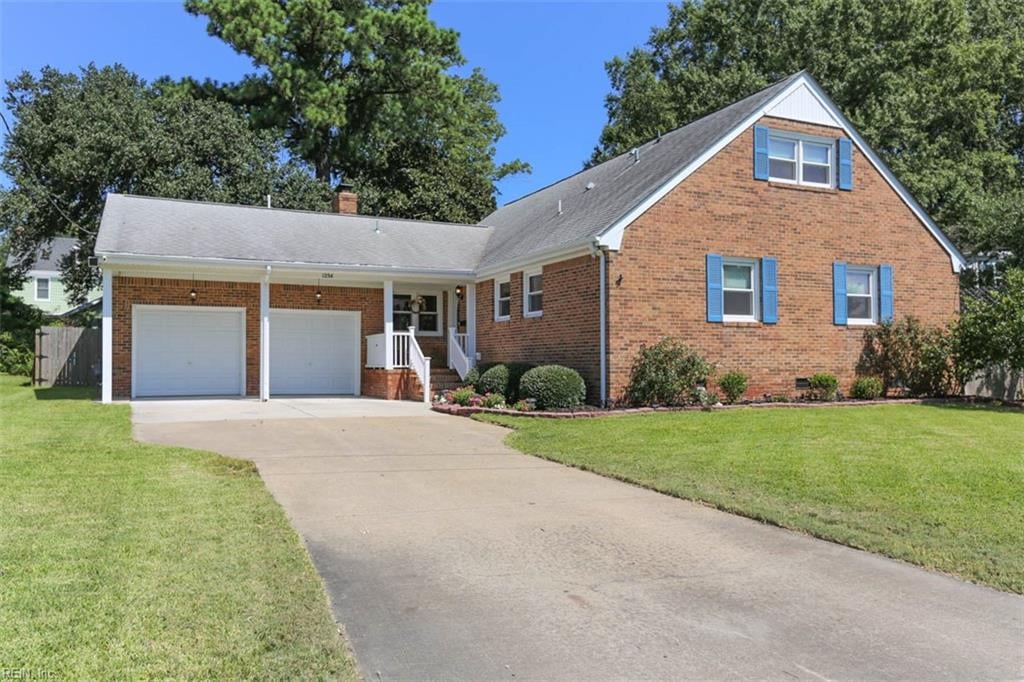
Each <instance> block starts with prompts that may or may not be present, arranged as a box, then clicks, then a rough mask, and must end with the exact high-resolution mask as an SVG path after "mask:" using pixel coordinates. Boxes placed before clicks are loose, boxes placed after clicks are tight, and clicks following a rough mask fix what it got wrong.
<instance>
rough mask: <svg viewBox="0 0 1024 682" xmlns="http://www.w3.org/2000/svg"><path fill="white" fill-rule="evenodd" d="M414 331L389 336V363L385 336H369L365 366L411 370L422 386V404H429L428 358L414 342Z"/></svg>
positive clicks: (411, 329)
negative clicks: (390, 341) (390, 340)
mask: <svg viewBox="0 0 1024 682" xmlns="http://www.w3.org/2000/svg"><path fill="white" fill-rule="evenodd" d="M415 332H416V330H415V329H414V328H412V327H410V328H409V331H405V332H394V333H393V334H392V335H391V338H392V344H391V362H390V363H389V362H388V361H387V359H388V358H387V343H386V341H387V338H386V335H385V334H371V335H370V336H367V337H366V366H367V367H380V368H382V369H406V368H409V369H412V370H413V371H414V372H416V377H417V378H418V379H419V380H420V384H421V385H422V386H423V402H425V403H429V402H430V358H428V357H426V356H425V355H423V350H422V349H421V348H420V344H419V343H417V342H416V333H415Z"/></svg>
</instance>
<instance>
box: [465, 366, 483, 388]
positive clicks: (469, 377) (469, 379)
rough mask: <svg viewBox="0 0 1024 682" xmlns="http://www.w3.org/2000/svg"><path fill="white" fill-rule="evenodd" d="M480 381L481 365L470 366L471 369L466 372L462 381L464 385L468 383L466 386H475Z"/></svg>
mask: <svg viewBox="0 0 1024 682" xmlns="http://www.w3.org/2000/svg"><path fill="white" fill-rule="evenodd" d="M479 381H480V368H479V367H470V368H469V371H468V372H466V378H465V379H463V380H462V383H463V384H464V385H466V386H473V387H474V388H475V387H476V385H477V382H479Z"/></svg>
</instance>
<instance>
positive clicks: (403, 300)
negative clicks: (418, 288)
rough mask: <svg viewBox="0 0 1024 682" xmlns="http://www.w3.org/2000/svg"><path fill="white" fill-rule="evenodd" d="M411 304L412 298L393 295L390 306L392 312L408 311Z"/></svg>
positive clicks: (403, 295)
mask: <svg viewBox="0 0 1024 682" xmlns="http://www.w3.org/2000/svg"><path fill="white" fill-rule="evenodd" d="M411 304H412V296H408V295H405V294H395V296H394V297H393V298H392V299H391V306H392V308H393V309H394V310H409V307H410V305H411Z"/></svg>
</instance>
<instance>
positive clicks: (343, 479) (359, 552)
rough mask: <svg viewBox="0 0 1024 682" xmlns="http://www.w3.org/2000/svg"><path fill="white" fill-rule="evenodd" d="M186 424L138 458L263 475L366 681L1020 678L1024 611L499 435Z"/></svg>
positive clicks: (1005, 597)
mask: <svg viewBox="0 0 1024 682" xmlns="http://www.w3.org/2000/svg"><path fill="white" fill-rule="evenodd" d="M175 402H176V403H180V404H178V405H177V407H174V406H171V408H169V409H167V410H161V409H158V407H159V406H157V405H155V404H153V403H137V404H135V405H134V409H135V414H136V416H137V424H136V435H137V437H138V438H139V439H141V440H147V441H153V442H159V443H169V444H175V445H185V446H191V447H197V448H205V449H210V450H216V451H218V452H221V453H224V454H227V455H232V456H236V457H243V458H248V459H252V460H254V461H255V462H256V463H257V465H258V466H259V469H260V472H261V473H262V475H263V477H264V479H265V480H266V482H267V485H268V486H269V488H270V490H271V491H272V492H273V494H274V495H275V497H276V498H277V499H278V500H279V501H280V502H281V504H282V505H283V506H284V508H285V510H286V511H287V513H288V516H289V517H290V519H291V521H292V523H293V524H294V525H295V528H296V529H298V531H299V533H300V534H301V535H302V537H303V538H304V540H305V542H306V544H307V546H308V547H309V550H310V553H311V554H312V557H313V561H314V563H315V564H316V567H317V569H318V570H319V572H320V574H321V576H323V579H324V582H325V584H326V586H327V591H328V594H329V595H330V598H331V602H332V607H333V609H334V614H335V617H336V618H337V620H338V621H339V622H340V623H342V624H343V625H344V628H345V630H346V632H347V634H348V637H349V640H350V641H351V643H352V646H353V648H354V650H355V654H356V659H357V661H358V663H359V666H360V668H361V670H362V673H363V675H364V677H365V678H366V679H367V680H376V679H385V680H388V679H428V678H429V679H440V678H445V679H467V678H472V679H513V678H515V679H535V678H545V679H613V678H659V679H669V678H673V679H679V678H691V679H692V678H704V679H706V678H799V679H817V680H821V679H835V678H840V679H841V678H845V679H851V678H860V679H865V678H866V679H882V678H889V679H894V678H900V679H941V678H946V679H967V678H973V679H986V678H987V679H997V678H998V679H1011V678H1013V679H1018V678H1021V677H1022V675H1024V599H1022V598H1020V597H1017V596H1013V595H1009V594H1003V593H1000V592H996V591H994V590H989V589H986V588H982V587H977V586H974V585H969V584H966V583H963V582H960V581H958V580H955V579H953V578H948V577H945V576H942V575H937V574H933V573H929V572H927V571H924V570H920V569H917V568H914V567H911V566H908V565H905V564H902V563H898V562H895V561H890V560H888V559H884V558H881V557H877V556H873V555H871V554H867V553H864V552H858V551H855V550H852V549H847V548H844V547H840V546H838V545H833V544H830V543H827V542H822V541H819V540H815V539H813V538H809V537H805V536H802V535H799V534H797V533H792V532H788V531H785V530H781V529H778V528H773V527H769V526H765V525H762V524H759V523H756V522H753V521H749V520H747V519H743V518H740V517H737V516H733V515H730V514H725V513H722V512H718V511H714V510H712V509H708V508H706V507H702V506H700V505H697V504H691V503H688V502H684V501H680V500H676V499H673V498H670V497H666V496H663V495H659V494H657V493H653V492H649V491H645V490H642V489H639V488H636V487H633V486H630V485H627V484H624V483H619V482H616V481H613V480H609V479H605V478H601V477H599V476H596V475H592V474H589V473H585V472H582V471H577V470H573V469H569V468H565V467H563V466H560V465H557V464H553V463H549V462H545V461H542V460H539V459H534V458H531V457H527V456H524V455H521V454H518V453H516V452H514V451H511V450H509V449H508V448H506V447H505V446H504V445H503V444H502V439H503V437H504V436H505V434H506V432H505V431H504V430H503V429H500V428H498V427H493V426H489V425H484V424H478V423H476V422H473V421H470V420H468V419H462V418H456V417H447V416H441V415H438V414H434V413H431V412H428V411H426V409H425V408H423V407H422V406H421V405H414V404H412V403H397V405H399V407H393V406H394V405H396V403H382V402H378V401H349V402H347V403H345V404H342V405H339V404H335V405H333V406H332V405H329V404H328V403H329V401H328V402H324V403H319V404H318V405H317V406H310V405H309V404H306V405H305V406H303V405H301V404H300V405H293V406H291V407H289V405H288V404H287V402H288V401H275V402H276V403H281V404H280V405H274V403H271V405H274V407H272V408H270V409H269V410H267V411H265V412H263V413H257V415H256V416H255V418H254V416H253V414H252V410H260V409H262V408H263V407H264V406H260V405H258V404H256V403H247V402H246V401H221V402H220V403H219V404H218V406H217V409H216V410H213V409H211V407H210V403H208V402H195V403H189V402H188V401H186V402H180V401H175ZM313 402H315V401H313ZM357 402H358V403H359V404H358V405H357V404H356V403H357ZM232 405H234V406H233V407H232ZM190 406H191V407H190ZM270 410H274V411H273V412H271V411H270ZM297 410H298V411H305V412H308V413H310V414H318V415H320V416H318V417H316V418H313V417H309V416H302V415H301V414H300V415H299V416H296V414H293V412H296V411H297ZM339 415H340V416H339Z"/></svg>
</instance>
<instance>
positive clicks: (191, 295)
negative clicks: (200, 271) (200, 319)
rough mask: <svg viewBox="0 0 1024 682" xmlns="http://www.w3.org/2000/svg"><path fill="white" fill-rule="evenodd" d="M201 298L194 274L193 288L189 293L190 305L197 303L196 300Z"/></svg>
mask: <svg viewBox="0 0 1024 682" xmlns="http://www.w3.org/2000/svg"><path fill="white" fill-rule="evenodd" d="M197 298H199V292H198V291H196V273H194V272H193V273H192V288H191V289H189V291H188V300H189V303H195V302H196V299H197Z"/></svg>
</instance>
